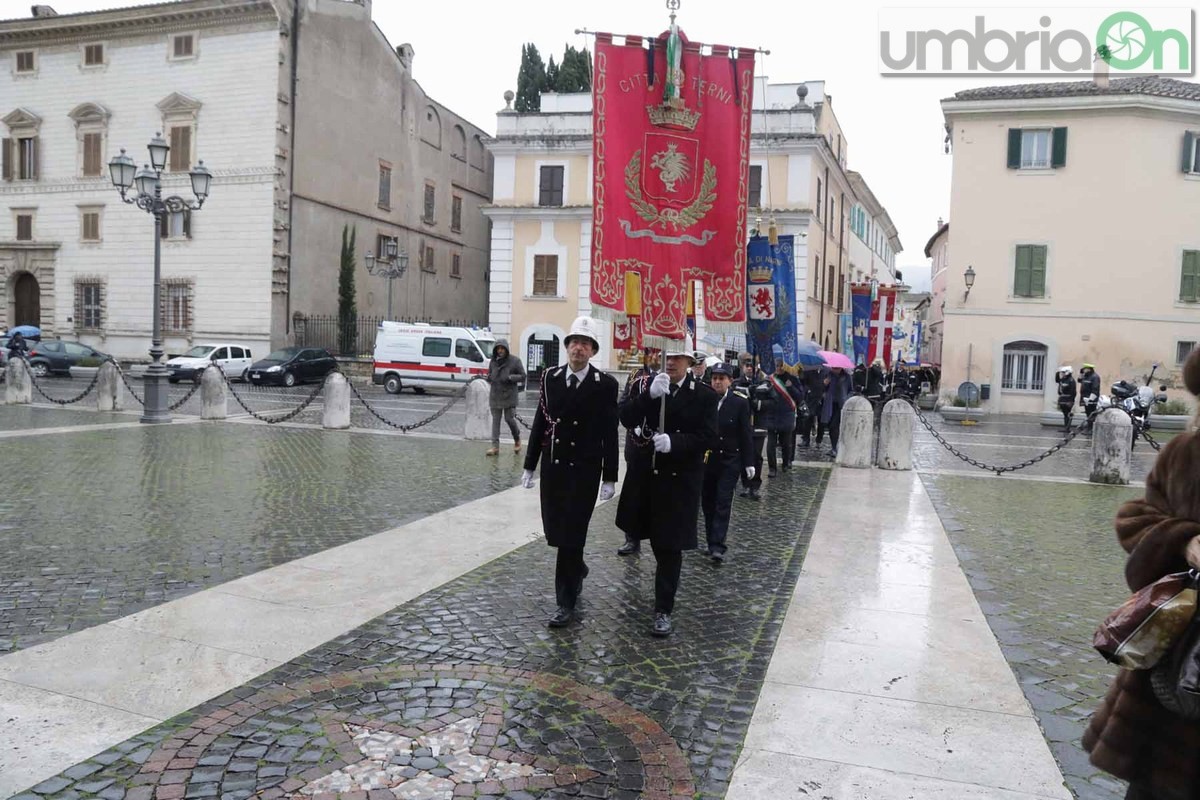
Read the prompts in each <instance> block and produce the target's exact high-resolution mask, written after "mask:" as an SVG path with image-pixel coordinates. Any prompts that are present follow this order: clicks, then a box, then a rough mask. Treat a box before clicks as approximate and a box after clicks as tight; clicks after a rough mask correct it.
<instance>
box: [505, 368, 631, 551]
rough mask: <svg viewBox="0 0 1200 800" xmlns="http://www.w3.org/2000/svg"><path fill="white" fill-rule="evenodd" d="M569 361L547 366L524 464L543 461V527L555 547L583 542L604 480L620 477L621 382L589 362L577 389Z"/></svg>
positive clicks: (533, 465) (534, 466)
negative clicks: (571, 381)
mask: <svg viewBox="0 0 1200 800" xmlns="http://www.w3.org/2000/svg"><path fill="white" fill-rule="evenodd" d="M570 374H571V371H570V369H568V368H567V367H566V366H562V367H559V368H557V369H553V370H547V371H546V372H545V373H544V374H543V377H542V391H541V397H540V399H539V401H538V409H537V413H536V414H535V415H534V417H533V427H532V428H531V430H530V434H529V450H528V451H526V453H525V469H528V470H535V469H537V467H538V461H539V460H540V461H541V464H542V472H541V499H542V531H543V532H544V533H545V536H546V543H547V544H548V545H550V546H551V547H580V548H581V547H583V546H584V544H585V543H586V542H587V529H588V523H589V522H591V519H592V509H593V508H595V506H596V495H597V493H598V492H599V490H600V481H601V479H603V480H604V481H606V482H609V483H616V481H617V467H618V461H617V459H618V458H619V457H620V448H619V447H618V445H617V390H618V388H619V386H618V385H617V381H616V379H615V378H613V377H612V376H611V375H607V374H605V373H604V372H601V371H600V370H598V369H596V368H595V367H593V366H591V365H589V366H588V371H587V376H586V377H584V379H583V382H582V383H580V384H579V386H578V387H576V388H575V389H570V388H568V386H567V377H568V376H569V375H570Z"/></svg>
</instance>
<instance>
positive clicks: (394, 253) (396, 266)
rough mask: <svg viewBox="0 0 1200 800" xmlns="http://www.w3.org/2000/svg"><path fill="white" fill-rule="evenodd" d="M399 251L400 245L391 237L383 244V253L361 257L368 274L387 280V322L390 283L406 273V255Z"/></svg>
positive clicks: (390, 290)
mask: <svg viewBox="0 0 1200 800" xmlns="http://www.w3.org/2000/svg"><path fill="white" fill-rule="evenodd" d="M399 250H400V245H399V243H398V242H397V241H396V238H395V237H394V236H393V237H392V238H390V239H387V240H386V241H385V242H384V245H383V252H382V253H380V254H379V255H378V256H376V255H375V254H374V253H367V254H366V255H365V256H363V261H364V262H366V265H367V272H368V273H370V274H371V275H378V276H379V277H381V278H387V282H388V305H387V318H388V319H389V320H390V319H391V318H392V281H394V280H395V279H396V278H402V277H404V273H405V272H407V271H408V253H401V252H399Z"/></svg>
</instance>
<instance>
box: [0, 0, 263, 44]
mask: <svg viewBox="0 0 1200 800" xmlns="http://www.w3.org/2000/svg"><path fill="white" fill-rule="evenodd" d="M268 22H269V23H273V24H275V25H278V24H279V22H280V20H279V16H278V14H277V13H276V12H275V8H274V6H273V5H272V3H271V2H270V0H184V2H174V3H159V4H156V5H147V6H137V7H134V8H120V9H113V10H111V11H92V12H86V13H82V14H62V15H59V16H56V17H41V18H32V17H31V18H27V19H8V20H0V49H10V48H14V47H19V46H22V45H39V46H45V45H55V44H66V43H70V42H77V41H84V40H89V39H97V38H117V37H122V36H140V35H144V34H147V33H166V32H170V31H178V30H198V29H204V28H214V27H223V26H227V25H238V24H245V23H268Z"/></svg>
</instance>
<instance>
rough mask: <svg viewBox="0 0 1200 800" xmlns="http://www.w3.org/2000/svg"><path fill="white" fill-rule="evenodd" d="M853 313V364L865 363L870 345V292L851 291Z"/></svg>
mask: <svg viewBox="0 0 1200 800" xmlns="http://www.w3.org/2000/svg"><path fill="white" fill-rule="evenodd" d="M850 299H851V302H852V305H851V309H852V310H853V312H854V363H855V364H865V363H867V351H868V349H869V348H870V345H871V338H870V330H871V294H870V291H853V290H852V293H851V295H850Z"/></svg>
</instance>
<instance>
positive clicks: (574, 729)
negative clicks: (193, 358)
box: [18, 437, 828, 800]
mask: <svg viewBox="0 0 1200 800" xmlns="http://www.w3.org/2000/svg"><path fill="white" fill-rule="evenodd" d="M375 438H376V440H378V438H379V437H375ZM437 444H439V445H440V444H442V443H441V442H438V443H437ZM827 479H828V471H827V470H825V469H805V468H797V469H795V470H793V471H792V472H790V473H788V474H787V475H786V476H785V477H781V479H780V480H779V481H778V482H777V484H776V486H768V488H767V491H766V493H765V494H766V497H765V498H764V502H761V503H754V502H750V501H746V500H740V499H739V500H737V501H736V504H735V512H734V526H733V528H732V529H731V531H730V552H729V560H728V561H727V563H726V564H725V565H724V566H720V567H718V566H715V565H713V564H712V563H711V562H710V561H709V560H708V559H706V558H703V557H701V556H700V555H699V554H697V553H692V554H689V555H687V556H686V557H685V560H684V567H683V577H682V582H681V589H680V594H679V597H678V605H677V608H676V614H675V620H676V631H675V634H674V635H673V636H672V637H671V638H669V639H666V640H658V639H654V638H652V637H651V636H650V635H649V625H650V622H651V616H652V615H651V613H650V612H651V609H652V604H653V573H654V568H653V556H652V555H651V554H650V553H649V552H648V551H647V552H645V553H643V554H642V555H639V556H635V557H631V558H618V557H616V555H615V554H614V552H613V551H614V550H615V549H616V547H617V545H618V544H619V543H620V542H621V541H622V536H621V534H620V532H619V531H617V530H616V528H615V525H614V522H613V520H614V516H615V513H616V505H617V504H616V503H608V504H606V505H604V506H602V507H601V508H599V509H598V510H597V512H596V514H595V516H594V517H593V521H592V526H591V535H590V537H589V543H588V554H589V564H590V567H591V573H590V575H589V576H588V578H587V581H586V583H585V588H584V592H583V597H582V600H581V608H580V610H581V612H582V617H583V620H582V622H581V623H580V624H577V625H574V626H572V627H570V628H568V629H565V630H561V631H553V630H549V629H547V628H546V627H545V625H544V621H545V619H546V617H547V615H548V613H549V611H550V610H552V608H553V605H554V600H553V563H554V562H553V560H554V551H553V550H551V549H550V548H547V547H546V546H545V545H544V544H543V543H541V542H533V543H531V544H528V545H525V546H522V547H520V548H518V549H516V550H514V551H512V552H511V553H510V554H509V555H506V556H503V557H501V558H499V559H496V560H494V561H492V562H490V563H488V564H486V565H485V566H483V567H480V568H478V569H476V570H474V571H472V572H470V573H467V574H466V575H464V576H462V577H461V578H458V579H456V580H453V581H451V582H449V583H447V584H445V585H444V586H442V587H440V588H438V589H437V590H434V591H432V592H429V593H427V594H425V595H423V596H421V597H419V598H417V599H416V600H414V601H412V602H410V603H407V604H405V605H403V606H401V607H399V608H397V609H395V610H394V611H392V612H391V613H388V614H385V615H383V616H381V617H379V618H377V619H375V620H373V621H372V622H369V623H367V624H366V625H363V626H362V627H360V628H358V629H356V630H354V631H351V632H350V633H348V634H346V635H344V636H339V637H338V638H336V639H334V640H333V641H330V642H329V643H327V644H325V645H323V646H320V647H317V648H315V649H313V650H311V651H310V652H308V653H307V654H305V655H303V656H301V657H300V658H297V659H295V660H293V661H292V662H290V663H288V664H285V665H284V666H282V667H279V668H277V669H275V670H273V671H271V672H270V673H267V674H266V675H263V676H261V677H260V678H258V679H256V680H253V681H251V682H250V683H249V684H247V685H245V686H243V687H240V688H238V689H234V690H232V691H230V692H228V693H226V694H224V695H222V696H221V697H218V698H216V699H215V700H213V701H212V702H209V703H205V704H203V705H202V706H200V707H198V708H196V709H194V710H193V711H191V712H188V713H185V714H183V715H181V716H179V717H177V718H175V719H173V720H171V721H169V722H167V723H164V724H163V725H160V726H158V727H156V728H155V729H153V730H150V731H147V732H146V733H144V734H142V735H140V736H137V737H135V738H133V739H131V740H129V741H127V742H124V743H122V744H121V745H118V746H117V747H114V748H112V749H110V750H107V751H105V752H103V753H100V754H98V755H96V756H95V757H93V758H90V759H88V760H87V761H86V762H83V763H81V764H77V765H75V766H73V767H71V768H70V769H67V770H66V771H64V772H63V773H61V774H60V775H59V776H57V777H54V778H50V779H48V780H46V781H43V782H42V783H40V784H38V785H37V786H35V787H33V789H32V793H30V794H23V795H18V797H19V798H20V799H21V800H35V798H43V797H50V798H72V799H74V798H80V797H101V798H104V800H178V799H179V798H208V797H221V798H228V800H243V799H244V798H249V797H261V798H264V800H274V798H279V797H298V798H309V797H312V798H320V799H321V800H324V798H326V797H328V798H332V797H334V796H337V795H340V796H341V797H344V798H353V799H354V800H373V799H374V798H384V797H387V798H395V797H411V798H414V800H417V799H419V800H433V799H434V798H451V797H500V796H503V797H507V798H517V799H519V798H531V797H538V798H551V797H596V798H614V799H618V800H625V799H629V800H632V798H638V797H641V798H647V800H665V798H685V797H686V798H706V799H707V798H714V799H715V798H720V797H723V796H724V794H725V792H726V789H727V787H728V782H729V778H730V774H731V772H732V769H733V766H734V763H735V759H736V757H737V754H738V751H739V749H740V747H741V745H742V741H743V739H744V737H745V733H746V730H747V727H748V725H749V722H750V719H751V716H752V713H753V710H754V704H755V701H756V699H757V697H758V693H759V690H760V687H761V685H762V681H763V678H764V676H765V673H766V668H767V665H768V663H769V661H770V657H771V653H772V651H773V648H774V645H775V641H776V639H777V637H778V634H779V630H780V626H781V623H782V620H783V617H784V614H785V612H786V610H787V607H788V603H789V600H790V597H791V590H792V587H793V586H794V585H795V582H796V578H797V576H798V575H799V572H800V568H801V565H802V562H803V559H804V554H805V552H806V548H807V544H808V541H809V539H810V537H811V534H812V527H813V523H814V521H815V517H816V511H817V508H818V506H819V503H820V498H821V495H822V493H823V491H824V487H825V484H826V481H827Z"/></svg>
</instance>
